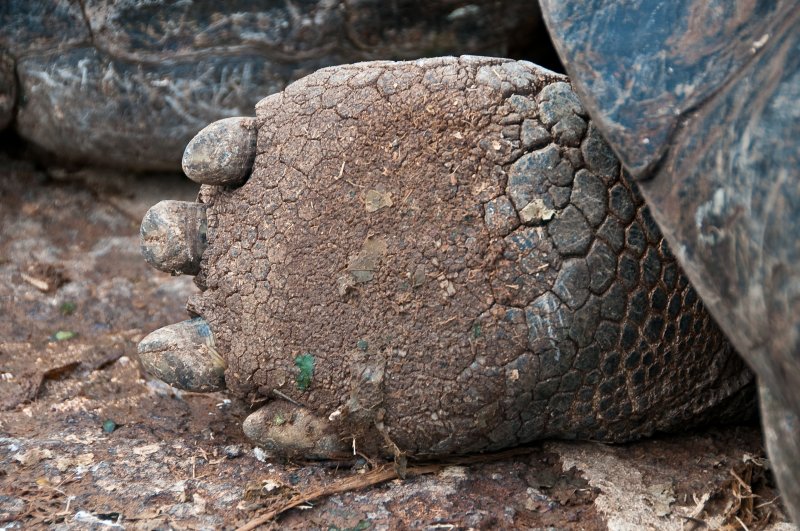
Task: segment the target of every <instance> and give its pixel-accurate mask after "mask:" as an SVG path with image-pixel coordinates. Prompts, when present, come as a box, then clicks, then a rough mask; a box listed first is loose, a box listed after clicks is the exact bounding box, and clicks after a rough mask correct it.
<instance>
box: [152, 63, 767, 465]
mask: <svg viewBox="0 0 800 531" xmlns="http://www.w3.org/2000/svg"><path fill="white" fill-rule="evenodd" d="M256 114H257V117H256V118H255V119H252V118H236V119H228V120H224V121H220V122H216V123H214V124H212V125H210V126H209V127H207V128H206V129H204V130H203V131H201V132H200V133H199V134H198V135H197V136H196V137H195V139H194V140H193V141H192V142H191V143H190V144H189V146H188V147H187V150H186V154H185V156H184V160H183V165H184V169H185V171H186V173H187V175H188V176H189V177H190V178H191V179H193V180H195V181H197V182H199V183H202V184H203V186H202V188H201V191H200V195H199V200H198V202H197V203H180V202H170V201H167V202H162V203H159V204H158V205H156V206H154V207H153V208H152V209H151V211H150V212H148V214H147V215H146V216H145V219H144V221H143V223H142V229H141V236H142V248H143V254H144V256H145V258H146V259H147V260H148V262H150V263H151V264H152V265H153V266H155V267H157V268H159V269H162V270H165V271H169V272H172V273H184V274H192V275H196V277H195V281H196V283H197V285H198V286H199V287H200V288H201V291H202V292H201V293H200V294H199V295H197V296H194V297H193V298H192V299H191V300H190V301H189V304H188V309H189V311H190V313H191V314H193V315H194V316H195V318H194V319H192V320H190V321H187V322H185V323H179V324H177V325H171V326H168V327H165V328H164V329H161V330H157V331H155V332H153V333H152V334H150V335H149V336H147V337H146V338H145V339H144V340H142V342H141V343H140V345H139V351H140V355H141V358H142V362H143V363H144V365H145V366H146V367H147V368H148V370H149V371H150V372H152V373H153V374H155V375H156V376H158V377H159V378H161V379H163V380H165V381H166V382H167V383H169V384H171V385H174V386H176V387H180V388H183V389H189V390H193V391H209V390H221V389H223V388H225V389H226V390H227V392H228V393H231V394H232V395H234V396H236V397H239V398H241V399H244V400H247V401H248V402H250V403H258V404H263V405H262V407H261V409H259V410H257V411H255V412H254V413H252V414H251V416H250V417H249V418H248V419H247V420H246V421H245V425H244V431H245V433H246V434H247V435H248V436H249V437H250V438H252V439H254V440H255V441H257V442H259V443H260V444H263V445H265V446H266V447H268V448H269V449H271V450H272V451H274V452H275V453H278V454H289V455H298V454H302V455H304V456H306V457H321V458H328V457H334V456H338V455H341V454H342V452H350V453H351V454H352V452H353V451H358V452H361V453H364V454H367V455H376V454H383V455H395V456H397V455H398V454H406V455H441V454H454V453H467V452H475V451H485V450H495V449H500V448H503V447H508V446H513V445H517V444H522V443H525V442H529V441H531V440H534V439H540V438H553V437H560V438H572V439H576V438H578V439H593V440H602V441H625V440H632V439H636V438H639V437H643V436H647V435H650V434H652V433H654V432H656V431H673V430H678V429H685V428H686V427H689V426H692V425H696V424H699V423H702V422H709V421H711V420H723V421H724V420H726V419H728V420H731V419H735V418H737V417H738V416H740V415H741V410H742V407H743V405H744V406H746V405H748V404H751V403H752V402H753V392H752V387H753V386H752V380H753V377H752V374H751V373H750V372H749V370H747V368H746V367H745V366H744V365H743V364H742V362H741V361H740V360H739V358H738V357H737V356H736V355H735V353H734V352H733V350H732V349H731V347H730V346H729V344H728V343H727V342H726V341H725V340H724V338H723V337H722V335H721V333H720V332H719V330H718V329H717V327H716V326H715V324H714V323H713V321H712V320H711V318H710V317H709V316H708V314H707V313H706V312H705V310H704V308H703V306H702V303H701V302H700V301H699V300H698V299H697V296H696V294H695V293H694V291H693V289H692V288H691V286H689V285H688V283H687V281H686V280H685V278H684V277H683V276H682V274H681V272H680V270H679V268H678V267H677V264H676V262H675V260H674V258H673V257H672V255H671V254H670V253H669V251H668V249H667V247H666V245H665V243H664V242H663V239H662V237H661V235H660V234H659V233H658V231H657V228H656V226H655V223H654V222H653V220H652V218H650V216H649V214H648V213H647V211H646V209H645V207H644V205H643V203H642V200H641V198H640V196H639V195H638V193H637V191H636V189H635V187H634V186H633V185H631V184H630V183H629V182H628V181H627V180H626V179H625V177H624V175H623V174H622V173H621V170H620V166H619V163H618V161H617V160H616V158H615V157H614V156H613V154H612V153H611V151H610V150H609V148H608V146H607V145H606V144H605V142H604V141H603V139H602V138H601V137H600V136H599V134H598V133H597V130H596V129H595V128H594V126H593V125H592V124H591V122H590V121H589V120H588V116H587V114H586V113H585V111H584V110H583V108H582V107H581V104H580V102H579V101H578V99H577V97H576V96H575V94H574V92H573V91H572V88H571V87H570V85H569V84H568V82H567V79H566V78H565V77H563V76H560V75H558V74H555V73H553V72H550V71H547V70H544V69H541V68H539V67H536V66H535V65H533V64H531V63H527V62H523V61H520V62H517V61H510V60H503V59H492V58H480V57H461V58H453V57H446V58H438V59H426V60H420V61H414V62H399V63H393V62H372V63H361V64H357V65H345V66H340V67H333V68H326V69H323V70H320V71H318V72H316V73H315V74H312V75H310V76H308V77H306V78H304V79H302V80H300V81H298V82H296V83H294V84H292V85H290V86H289V87H287V88H286V90H285V91H284V92H283V93H280V94H276V95H273V96H270V97H268V98H266V99H264V100H262V101H261V102H260V103H259V104H258V106H257V107H256ZM223 375H224V381H223V378H222V376H223Z"/></svg>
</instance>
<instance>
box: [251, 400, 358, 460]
mask: <svg viewBox="0 0 800 531" xmlns="http://www.w3.org/2000/svg"><path fill="white" fill-rule="evenodd" d="M242 429H243V430H244V434H245V435H246V436H247V437H248V438H249V439H250V440H252V441H254V442H256V443H258V444H260V445H261V446H263V447H264V448H266V449H267V450H269V451H271V452H274V453H275V454H278V455H281V456H285V457H304V458H307V459H334V458H337V457H342V456H344V455H351V456H352V452H351V453H350V454H348V448H349V447H348V444H347V441H343V440H341V439H340V438H339V436H338V435H337V434H336V433H335V430H333V429H332V425H331V422H330V421H328V420H327V419H325V418H322V417H319V416H316V415H314V414H313V413H312V412H311V411H309V410H308V409H306V408H305V407H303V406H301V405H297V404H293V403H291V402H289V401H285V400H273V401H271V402H269V403H268V404H266V405H265V406H263V407H262V408H261V409H259V410H258V411H256V412H255V413H252V414H251V415H250V416H249V417H247V418H246V419H245V421H244V424H243V425H242Z"/></svg>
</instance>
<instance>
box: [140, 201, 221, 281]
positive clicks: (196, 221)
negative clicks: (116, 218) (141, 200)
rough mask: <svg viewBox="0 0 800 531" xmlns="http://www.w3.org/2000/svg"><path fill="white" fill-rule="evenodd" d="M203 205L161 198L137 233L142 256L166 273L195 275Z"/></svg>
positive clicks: (202, 246)
mask: <svg viewBox="0 0 800 531" xmlns="http://www.w3.org/2000/svg"><path fill="white" fill-rule="evenodd" d="M206 225H207V223H206V205H204V204H201V203H189V202H186V201H161V202H160V203H157V204H156V205H154V206H153V207H151V208H150V210H148V211H147V214H145V215H144V219H142V226H141V229H140V230H139V236H140V241H141V247H142V254H143V255H144V259H145V260H146V261H147V263H149V264H150V265H151V266H153V267H155V268H156V269H160V270H161V271H167V272H168V273H183V274H187V275H196V274H197V273H198V271H199V270H200V259H201V258H202V256H203V251H204V250H205V248H206V243H207V242H206Z"/></svg>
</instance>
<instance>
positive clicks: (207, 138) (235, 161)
mask: <svg viewBox="0 0 800 531" xmlns="http://www.w3.org/2000/svg"><path fill="white" fill-rule="evenodd" d="M255 156H256V120H255V118H242V117H238V118H225V119H223V120H218V121H216V122H214V123H212V124H211V125H209V126H207V127H206V128H205V129H203V130H202V131H200V132H199V133H197V135H195V137H194V138H193V139H192V141H191V142H189V145H187V146H186V150H185V151H184V152H183V161H182V166H183V171H184V173H186V176H187V177H189V178H190V179H191V180H193V181H194V182H197V183H200V184H211V185H216V186H221V185H235V184H240V183H242V182H243V181H244V180H245V179H246V178H247V176H248V175H250V170H252V168H253V161H254V160H255Z"/></svg>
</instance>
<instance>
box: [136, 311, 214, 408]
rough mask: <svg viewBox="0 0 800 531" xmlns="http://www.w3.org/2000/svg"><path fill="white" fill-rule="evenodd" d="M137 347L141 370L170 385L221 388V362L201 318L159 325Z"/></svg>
mask: <svg viewBox="0 0 800 531" xmlns="http://www.w3.org/2000/svg"><path fill="white" fill-rule="evenodd" d="M138 350H139V358H140V359H141V360H142V364H143V365H144V367H145V369H147V371H148V372H149V373H151V374H153V375H154V376H156V377H158V378H159V379H161V380H163V381H164V382H166V383H168V384H169V385H171V386H173V387H177V388H178V389H183V390H184V391H195V392H198V393H209V392H212V391H221V390H223V389H225V361H224V360H223V359H222V357H221V356H220V355H219V354H218V353H217V351H216V350H215V348H214V335H213V334H212V333H211V329H210V328H209V326H208V323H207V322H206V320H205V319H201V318H196V319H189V320H188V321H183V322H180V323H175V324H172V325H169V326H165V327H164V328H159V329H158V330H156V331H155V332H152V333H150V334H148V335H147V336H146V337H145V338H144V339H142V340H141V341H140V342H139V347H138Z"/></svg>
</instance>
